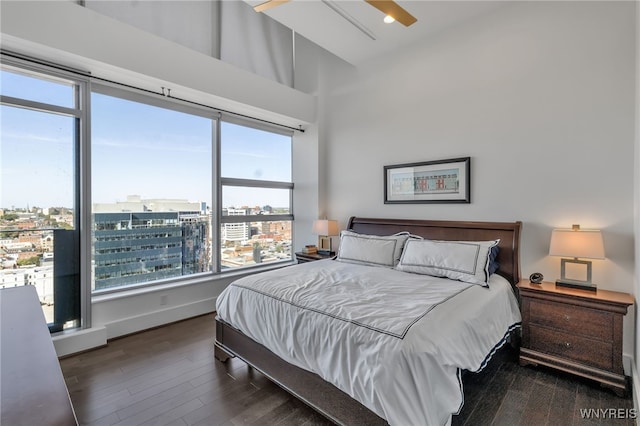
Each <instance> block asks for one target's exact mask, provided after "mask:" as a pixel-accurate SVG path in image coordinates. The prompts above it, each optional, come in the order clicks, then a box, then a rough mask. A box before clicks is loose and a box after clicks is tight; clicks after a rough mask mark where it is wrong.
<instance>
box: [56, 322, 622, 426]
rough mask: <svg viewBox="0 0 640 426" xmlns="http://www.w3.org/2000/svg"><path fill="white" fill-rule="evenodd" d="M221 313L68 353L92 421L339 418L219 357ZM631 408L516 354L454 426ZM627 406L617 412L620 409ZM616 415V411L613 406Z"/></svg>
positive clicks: (72, 380)
mask: <svg viewBox="0 0 640 426" xmlns="http://www.w3.org/2000/svg"><path fill="white" fill-rule="evenodd" d="M214 332H215V327H214V321H213V316H212V315H206V316H201V317H197V318H193V319H190V320H187V321H182V322H179V323H175V324H171V325H168V326H166V327H162V328H157V329H154V330H150V331H146V332H144V333H139V334H136V335H132V336H128V337H124V338H121V339H116V340H113V341H111V342H109V345H108V346H107V347H104V348H100V349H95V350H92V351H89V352H85V353H83V354H79V355H75V356H72V357H68V358H65V359H62V360H61V361H60V364H61V366H62V371H63V373H64V376H65V379H66V382H67V386H68V388H69V393H70V395H71V400H72V402H73V405H74V408H75V410H76V414H77V416H78V421H79V422H80V424H82V425H125V426H134V425H234V426H239V425H296V426H297V425H329V424H331V423H330V422H328V421H327V420H326V419H325V418H323V417H322V416H320V415H319V414H317V413H316V412H315V411H313V410H312V409H310V408H308V407H306V406H305V405H303V404H302V403H300V402H299V401H297V400H296V399H294V398H293V397H291V396H290V395H289V394H288V393H286V392H285V391H283V390H281V389H280V388H279V387H277V386H275V385H273V384H272V383H271V382H269V380H267V379H266V378H265V377H264V376H262V375H261V374H260V373H258V372H256V371H255V370H250V369H248V368H247V366H246V364H244V363H243V362H242V361H240V360H237V359H234V360H230V361H229V362H227V363H226V364H222V363H220V362H219V361H216V360H215V359H214V357H213V336H214ZM611 408H614V409H616V410H618V409H622V410H630V409H632V408H633V403H632V400H631V398H624V399H623V398H618V397H617V396H615V395H614V394H613V393H612V392H610V391H608V390H605V389H601V388H600V387H599V386H598V385H595V384H593V383H591V382H587V381H582V380H579V379H576V378H574V377H571V376H566V375H562V374H557V373H552V372H550V371H547V370H543V369H534V368H530V367H520V366H519V365H518V364H517V363H516V361H515V357H514V356H513V354H509V353H507V354H506V355H505V356H503V357H502V358H501V359H499V360H497V362H495V363H492V364H490V366H489V367H487V369H485V371H484V372H483V373H480V374H470V375H467V376H466V377H465V405H464V408H463V410H462V412H461V413H460V415H459V416H455V417H454V418H453V422H452V423H453V424H454V425H474V426H475V425H492V424H495V425H516V424H531V425H545V424H546V425H572V424H574V425H596V424H612V425H625V424H633V423H634V422H633V420H628V419H627V420H620V419H606V420H603V419H602V411H599V413H600V419H582V418H581V415H580V409H596V410H598V409H607V410H608V409H611ZM623 412H626V411H616V415H619V413H623ZM609 413H611V412H609Z"/></svg>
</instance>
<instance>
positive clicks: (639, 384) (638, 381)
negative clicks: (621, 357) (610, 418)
mask: <svg viewBox="0 0 640 426" xmlns="http://www.w3.org/2000/svg"><path fill="white" fill-rule="evenodd" d="M631 393H632V397H633V408H634V409H635V410H636V413H638V412H639V411H638V409H639V408H640V407H638V395H640V377H638V370H637V369H636V367H635V363H633V362H631Z"/></svg>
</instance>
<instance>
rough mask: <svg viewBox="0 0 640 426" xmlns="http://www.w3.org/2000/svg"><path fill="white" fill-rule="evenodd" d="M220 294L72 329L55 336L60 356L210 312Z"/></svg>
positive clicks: (93, 347) (55, 343)
mask: <svg viewBox="0 0 640 426" xmlns="http://www.w3.org/2000/svg"><path fill="white" fill-rule="evenodd" d="M215 306H216V298H215V297H213V298H210V299H204V300H198V301H197V302H193V303H188V304H185V305H179V306H172V307H170V308H167V309H162V310H157V311H153V312H145V313H144V314H140V315H136V316H133V317H128V318H123V319H120V320H118V321H112V322H110V323H107V324H103V325H101V326H97V327H91V328H87V329H84V330H77V331H69V332H67V333H62V334H60V335H57V336H54V337H53V345H54V347H55V349H56V353H57V355H58V357H63V356H68V355H72V354H74V353H78V352H83V351H87V350H89V349H95V348H99V347H100V346H105V345H106V344H107V341H108V339H113V338H115V337H120V336H125V335H127V334H132V333H137V332H139V331H143V330H147V329H149V328H153V327H158V326H161V325H165V324H170V323H172V322H176V321H180V320H184V319H188V318H193V317H196V316H199V315H204V314H209V313H211V312H213V311H214V310H215Z"/></svg>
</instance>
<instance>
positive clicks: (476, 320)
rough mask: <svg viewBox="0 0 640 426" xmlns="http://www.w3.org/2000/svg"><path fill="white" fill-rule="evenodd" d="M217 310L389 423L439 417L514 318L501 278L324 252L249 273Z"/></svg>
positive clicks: (459, 399)
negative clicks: (411, 269)
mask: <svg viewBox="0 0 640 426" xmlns="http://www.w3.org/2000/svg"><path fill="white" fill-rule="evenodd" d="M217 313H218V316H219V317H220V318H221V319H222V320H224V321H226V322H227V323H229V324H230V325H232V326H233V327H236V328H237V329H239V330H241V331H242V332H243V333H244V334H246V335H247V336H249V337H250V338H252V339H253V340H255V341H256V342H258V343H261V344H262V345H264V346H266V347H267V348H268V349H270V350H271V351H272V352H274V353H275V354H277V355H278V356H280V357H281V358H283V359H284V360H285V361H287V362H289V363H291V364H294V365H297V366H299V367H301V368H304V369H306V370H310V371H313V372H315V373H317V374H318V375H320V376H321V377H322V378H324V379H325V380H327V381H329V382H331V383H333V384H334V385H335V386H337V387H338V388H340V389H341V390H343V391H344V392H346V393H347V394H349V395H351V396H352V397H353V398H355V399H356V400H358V401H360V402H361V403H362V404H363V405H365V406H366V407H368V408H369V409H370V410H372V411H373V412H375V413H376V414H378V415H379V416H381V417H383V418H385V419H386V420H387V421H388V422H389V423H390V424H391V425H425V424H426V425H443V424H446V423H447V422H449V421H450V419H451V414H455V413H457V412H458V411H459V409H460V408H461V407H462V403H463V392H462V383H461V381H460V377H459V373H460V370H462V369H467V370H471V371H477V370H479V369H481V368H482V367H484V364H485V363H486V361H488V358H489V357H490V355H491V354H492V353H493V351H494V350H495V349H497V347H499V346H500V345H501V344H502V343H504V339H505V337H506V335H507V334H508V332H509V331H510V330H511V329H512V328H513V327H515V326H517V325H518V324H519V323H520V321H521V318H520V311H519V309H518V304H517V301H516V299H515V296H514V294H513V291H512V290H511V286H510V285H509V283H508V282H507V281H506V280H505V279H504V278H502V277H500V276H498V275H493V276H492V278H491V280H490V285H489V288H485V287H481V286H478V285H473V284H467V283H463V282H459V281H452V280H449V279H443V278H434V277H431V276H427V275H418V274H410V273H406V272H400V271H396V270H393V269H387V268H378V267H370V266H362V265H355V264H349V263H343V262H338V261H334V260H323V261H317V262H309V263H303V264H300V265H295V266H292V267H287V268H282V269H278V270H274V271H270V272H265V273H261V274H256V275H251V276H248V277H244V278H241V279H239V280H237V281H235V282H234V283H232V284H231V285H230V286H229V287H228V288H226V289H225V291H224V292H223V293H222V294H221V295H220V297H218V300H217Z"/></svg>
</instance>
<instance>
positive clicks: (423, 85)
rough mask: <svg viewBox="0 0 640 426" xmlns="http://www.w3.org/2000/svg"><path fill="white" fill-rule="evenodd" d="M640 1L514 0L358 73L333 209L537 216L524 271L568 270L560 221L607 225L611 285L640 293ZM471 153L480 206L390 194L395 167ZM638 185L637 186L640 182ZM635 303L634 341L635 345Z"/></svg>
mask: <svg viewBox="0 0 640 426" xmlns="http://www.w3.org/2000/svg"><path fill="white" fill-rule="evenodd" d="M634 8H635V5H634V3H633V2H505V4H504V5H503V6H500V7H498V8H496V9H494V10H492V11H491V13H487V14H486V15H484V16H480V17H476V18H475V19H474V20H473V21H469V22H467V23H465V24H464V25H461V26H458V27H456V28H452V29H450V30H447V31H446V32H442V33H440V34H438V35H437V36H436V37H435V38H433V39H430V40H425V41H424V42H422V43H419V44H417V45H415V46H413V47H412V48H411V49H406V50H404V51H401V52H396V53H395V54H393V55H389V56H388V57H386V58H383V59H381V60H378V61H374V62H370V63H368V64H365V65H364V66H362V67H359V69H358V70H356V71H352V72H350V73H344V72H343V73H335V74H334V75H333V76H332V78H333V86H332V87H333V91H332V93H331V95H330V97H329V98H328V100H327V106H326V111H325V113H326V114H327V115H328V117H327V120H326V123H327V128H326V131H327V138H326V140H327V148H326V149H327V157H328V164H329V169H328V173H329V178H328V188H327V191H328V194H329V195H328V201H329V202H328V205H329V209H330V211H329V214H330V216H331V217H333V218H337V219H340V220H341V221H342V224H343V225H344V224H345V223H346V220H347V219H348V217H349V216H351V215H360V216H377V217H403V218H430V219H454V220H495V221H514V220H521V221H523V222H524V226H523V233H522V253H521V260H522V274H523V276H524V277H528V276H529V274H530V273H532V272H534V271H540V272H542V273H543V274H544V275H545V277H546V278H547V279H548V280H551V281H553V280H555V279H556V278H558V276H559V272H560V271H559V269H560V259H559V258H552V257H549V256H548V250H549V239H550V235H551V230H552V229H553V228H554V227H570V226H571V225H572V224H574V223H579V224H581V225H582V227H583V228H599V229H602V231H603V235H604V240H605V250H606V254H607V259H606V260H602V261H594V265H593V268H594V271H593V272H594V277H593V280H594V282H595V283H597V284H598V285H599V287H600V288H604V289H611V290H620V291H625V292H633V291H634V286H633V282H634V254H633V253H634V210H633V205H634V119H635V115H634V102H635V78H636V75H635V41H634V37H635V9H634ZM464 156H470V157H471V167H472V171H471V179H472V191H471V204H463V205H460V204H422V205H420V204H416V205H385V204H383V166H384V165H389V164H399V163H410V162H416V161H427V160H437V159H446V158H454V157H464ZM636 190H637V188H636ZM633 325H634V321H633V314H631V315H627V317H626V319H625V348H624V351H625V353H626V354H627V355H631V354H632V353H633V341H634V339H633V336H634V332H633Z"/></svg>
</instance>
